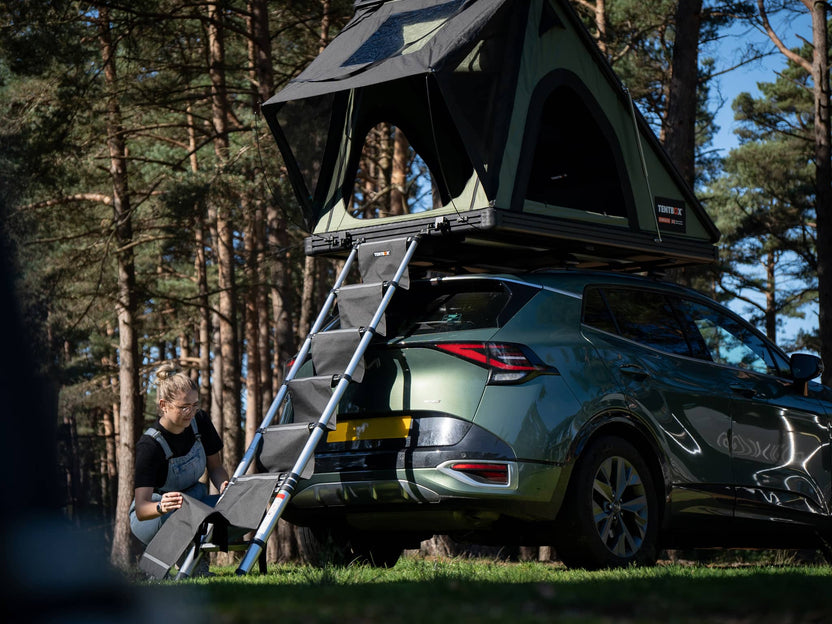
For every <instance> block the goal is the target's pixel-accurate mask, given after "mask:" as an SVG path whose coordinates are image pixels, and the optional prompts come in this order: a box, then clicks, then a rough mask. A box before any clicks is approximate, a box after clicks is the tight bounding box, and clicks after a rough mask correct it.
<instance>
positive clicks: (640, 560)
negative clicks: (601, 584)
mask: <svg viewBox="0 0 832 624" xmlns="http://www.w3.org/2000/svg"><path fill="white" fill-rule="evenodd" d="M658 524H659V505H658V497H657V496H656V490H655V487H654V484H653V478H652V475H651V473H650V470H649V468H648V466H647V463H646V462H645V461H644V459H642V457H641V455H640V454H639V452H638V451H637V450H636V448H635V447H634V446H633V445H632V444H630V443H629V442H627V441H626V440H623V439H621V438H616V437H612V436H605V437H602V438H599V439H598V440H596V441H595V442H593V443H592V445H591V446H590V447H589V448H587V449H586V451H585V452H584V453H583V454H582V456H581V458H580V459H579V461H578V464H577V465H576V466H575V470H574V471H573V473H572V478H571V480H570V484H569V488H568V490H567V494H566V498H565V499H564V502H563V507H562V508H561V513H560V518H559V523H558V535H557V538H556V544H555V547H556V549H557V554H558V556H559V557H560V559H561V561H563V563H565V564H566V565H567V566H568V567H572V568H587V569H597V568H615V567H622V566H627V565H630V564H638V565H653V564H654V563H655V562H656V540H657V535H658Z"/></svg>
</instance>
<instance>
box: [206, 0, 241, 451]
mask: <svg viewBox="0 0 832 624" xmlns="http://www.w3.org/2000/svg"><path fill="white" fill-rule="evenodd" d="M208 54H209V70H208V74H209V77H210V79H211V113H212V114H211V120H212V124H213V131H214V151H215V152H216V155H217V160H218V164H219V166H220V167H223V166H224V165H225V163H226V162H227V161H228V147H229V143H228V119H229V103H228V93H227V90H226V84H225V47H224V43H223V15H222V9H221V7H220V5H219V4H218V3H213V2H212V3H210V4H209V5H208ZM231 205H232V202H231V198H227V199H226V198H223V199H222V200H220V201H219V202H218V205H217V237H218V240H217V264H218V269H219V271H218V273H219V291H220V292H219V323H220V324H219V328H220V357H221V360H222V363H221V366H222V439H223V459H224V461H225V463H226V464H227V465H232V464H234V463H236V462H237V460H238V459H239V457H240V366H239V352H238V348H237V311H236V307H235V295H236V288H235V276H234V229H233V225H232V221H231Z"/></svg>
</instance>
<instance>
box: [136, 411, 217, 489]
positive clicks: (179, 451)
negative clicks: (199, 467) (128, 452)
mask: <svg viewBox="0 0 832 624" xmlns="http://www.w3.org/2000/svg"><path fill="white" fill-rule="evenodd" d="M196 426H197V429H198V430H199V434H200V436H201V440H202V446H203V448H204V449H205V456H206V457H207V456H209V455H213V454H214V453H219V452H220V451H221V450H222V440H220V436H219V435H218V434H217V430H216V429H215V428H214V423H212V422H211V417H210V416H209V415H208V414H207V413H206V412H203V411H201V410H200V411H199V412H197V413H196ZM152 428H154V429H158V430H159V431H161V432H162V437H164V439H165V441H166V442H167V443H168V445H169V446H170V450H171V451H173V456H174V457H182V456H183V455H187V454H188V451H190V450H191V447H192V446H193V445H194V440H195V436H194V430H193V428H192V427H191V426H190V425H188V427H187V428H186V429H185V431H183V432H182V433H171V432H170V431H168V430H167V429H165V428H164V427H162V425H160V424H159V421H158V420H157V421H156V422H155V423H154V424H153V425H152ZM167 478H168V461H167V460H166V459H165V451H164V450H163V449H162V445H161V444H159V443H158V442H157V441H156V440H154V439H153V438H151V437H150V436H149V435H147V434H142V437H140V438H139V441H138V442H137V443H136V473H135V487H137V488H140V487H152V488H153V489H154V490H155V489H158V488H160V487H162V486H163V485H164V484H165V481H167Z"/></svg>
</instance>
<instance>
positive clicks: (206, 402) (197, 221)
mask: <svg viewBox="0 0 832 624" xmlns="http://www.w3.org/2000/svg"><path fill="white" fill-rule="evenodd" d="M187 121H188V153H189V154H190V157H189V160H190V163H191V171H192V172H193V173H197V172H198V171H199V160H198V159H197V156H196V152H197V142H196V126H195V125H194V116H193V112H192V109H191V104H190V103H189V104H188V112H187ZM194 215H195V216H194V247H195V248H196V254H195V257H194V272H195V274H196V283H197V289H198V291H199V328H198V339H197V342H198V344H199V401H200V405H201V407H202V409H204V410H206V411H209V412H210V410H211V304H210V300H209V298H208V264H207V256H206V253H205V233H206V226H205V211H204V207H203V206H202V205H195V206H194Z"/></svg>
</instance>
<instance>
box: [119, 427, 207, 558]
mask: <svg viewBox="0 0 832 624" xmlns="http://www.w3.org/2000/svg"><path fill="white" fill-rule="evenodd" d="M191 429H193V432H194V436H195V438H196V439H195V441H194V444H193V446H192V447H191V450H190V451H188V452H187V453H186V454H185V455H183V456H182V457H173V451H172V450H171V448H170V445H168V443H167V441H166V440H165V438H164V437H163V436H162V432H161V431H159V430H158V429H155V428H153V427H151V428H150V429H148V430H147V431H145V434H146V435H149V436H150V437H151V438H153V439H154V440H156V442H158V444H159V446H161V447H162V450H163V451H164V452H165V459H166V460H168V476H167V479H166V480H165V484H164V485H163V486H162V487H161V488H159V489H158V490H157V491H155V492H153V494H152V495H151V500H153V501H154V502H155V501H160V500H162V494H164V493H165V492H182V493H183V494H187V495H188V496H190V497H192V498H196V499H198V500H200V501H202V502H204V503H208V504H213V503H214V502H215V500H216V498H217V497H216V496H208V488H207V486H206V485H205V484H204V483H201V482H200V481H199V479H200V478H201V477H202V475H203V473H204V472H205V467H206V465H207V459H206V457H205V449H204V448H203V446H202V436H201V435H200V434H199V430H198V429H197V426H196V419H194V420H192V421H191ZM171 513H173V512H168V513H166V514H164V515H162V516H159V517H158V518H151V519H150V520H139V519H138V518H137V517H136V501H135V500H134V501H133V504H132V505H130V530H132V531H133V535H135V536H136V537H138V538H139V540H140V541H141V542H142V543H143V544H148V543H149V542H150V540H152V539H153V536H154V535H156V533H157V532H158V531H159V529H160V528H161V526H162V524H164V522H165V520H167V519H168V517H169V516H170V515H171Z"/></svg>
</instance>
